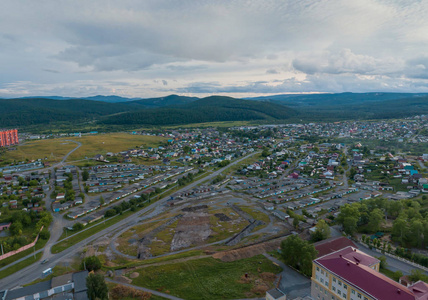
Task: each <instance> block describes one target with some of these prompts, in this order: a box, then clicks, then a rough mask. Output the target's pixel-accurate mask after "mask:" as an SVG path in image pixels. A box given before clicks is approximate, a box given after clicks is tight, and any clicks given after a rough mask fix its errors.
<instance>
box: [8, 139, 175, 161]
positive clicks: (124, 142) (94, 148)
mask: <svg viewBox="0 0 428 300" xmlns="http://www.w3.org/2000/svg"><path fill="white" fill-rule="evenodd" d="M67 140H73V141H77V142H80V143H82V146H81V147H80V148H79V149H77V150H76V151H75V152H73V153H72V154H71V155H70V156H69V158H68V161H74V160H80V159H84V158H85V157H88V158H92V157H94V156H95V155H96V154H103V155H105V154H106V153H107V152H113V153H117V152H120V151H125V150H128V149H131V148H135V147H136V146H138V147H140V146H144V148H145V149H147V147H157V146H159V145H160V144H161V143H162V142H165V141H166V140H167V139H166V138H164V137H158V136H146V135H132V134H129V133H108V134H98V135H88V136H82V137H81V138H79V137H68V138H60V139H47V140H37V141H28V142H26V143H24V144H22V145H19V146H17V150H14V151H7V152H5V153H4V154H3V155H1V156H0V160H4V163H3V164H6V163H12V162H13V161H25V160H27V159H28V160H37V159H39V158H41V159H45V158H46V160H45V162H49V163H55V162H59V161H61V159H62V158H63V157H64V156H65V155H66V154H67V153H68V152H69V151H70V150H72V149H74V148H76V146H77V144H76V143H73V142H70V141H67Z"/></svg>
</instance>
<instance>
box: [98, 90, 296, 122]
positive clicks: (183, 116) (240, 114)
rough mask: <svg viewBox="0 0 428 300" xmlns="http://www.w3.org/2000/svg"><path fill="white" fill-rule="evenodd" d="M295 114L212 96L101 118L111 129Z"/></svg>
mask: <svg viewBox="0 0 428 300" xmlns="http://www.w3.org/2000/svg"><path fill="white" fill-rule="evenodd" d="M295 114H296V112H295V111H294V110H290V109H289V108H288V107H286V106H283V105H279V104H275V103H268V102H259V101H247V100H239V99H235V98H230V97H223V96H212V97H207V98H203V99H200V100H196V101H192V102H190V103H187V104H184V105H180V106H176V107H167V108H157V109H151V110H139V111H135V112H126V113H121V114H117V115H114V116H110V117H107V118H103V120H102V121H101V123H103V124H110V125H125V124H135V125H137V124H138V125H140V124H141V125H146V124H147V125H179V124H191V123H204V122H217V121H249V120H285V119H287V118H289V117H290V116H294V115H295Z"/></svg>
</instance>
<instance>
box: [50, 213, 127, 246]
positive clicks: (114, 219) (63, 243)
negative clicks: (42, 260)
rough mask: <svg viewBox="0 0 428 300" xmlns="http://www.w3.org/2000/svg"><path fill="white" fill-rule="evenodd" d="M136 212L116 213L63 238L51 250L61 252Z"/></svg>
mask: <svg viewBox="0 0 428 300" xmlns="http://www.w3.org/2000/svg"><path fill="white" fill-rule="evenodd" d="M133 213H134V212H133V211H130V210H128V211H126V212H124V213H123V214H122V215H116V216H114V217H111V218H110V219H108V220H106V221H105V222H103V224H100V225H97V226H92V227H89V229H88V230H84V231H81V232H80V233H78V234H76V235H74V236H72V237H70V238H68V239H66V240H62V241H60V242H58V243H56V244H55V245H53V246H52V248H51V252H52V253H59V252H62V251H64V250H65V249H67V248H69V247H71V246H73V245H74V244H76V243H78V242H80V241H82V240H84V239H86V238H88V237H90V236H91V235H93V234H95V233H97V232H100V231H101V230H103V229H106V228H107V227H109V226H111V225H114V224H116V223H117V222H119V221H121V220H123V219H125V218H126V217H129V216H130V215H132V214H133Z"/></svg>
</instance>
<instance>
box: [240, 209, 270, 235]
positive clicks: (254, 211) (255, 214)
mask: <svg viewBox="0 0 428 300" xmlns="http://www.w3.org/2000/svg"><path fill="white" fill-rule="evenodd" d="M240 208H241V209H242V211H244V212H246V213H247V214H249V215H250V216H251V217H253V218H254V219H255V220H260V221H263V222H264V223H265V224H264V225H259V226H257V227H256V228H254V231H256V230H259V229H262V228H264V227H266V226H267V225H268V224H269V223H270V219H269V216H268V215H267V214H265V213H263V212H261V211H259V210H257V209H254V208H252V207H249V206H240Z"/></svg>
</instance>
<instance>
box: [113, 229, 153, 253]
mask: <svg viewBox="0 0 428 300" xmlns="http://www.w3.org/2000/svg"><path fill="white" fill-rule="evenodd" d="M158 225H159V222H151V223H146V224H141V225H137V226H134V227H132V228H130V229H128V230H127V231H125V232H124V233H122V234H121V235H120V236H119V237H118V238H117V239H116V242H117V243H118V244H119V245H118V246H117V250H119V251H120V252H122V253H123V254H127V255H133V256H135V257H136V256H137V252H138V246H139V245H138V243H137V242H135V243H134V244H132V245H131V244H130V243H129V242H128V241H129V240H130V239H131V238H133V237H134V235H137V236H138V237H135V238H136V239H137V240H138V239H141V238H142V237H143V236H144V234H145V233H148V232H149V231H151V230H153V229H155V228H156V227H157V226H158Z"/></svg>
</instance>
